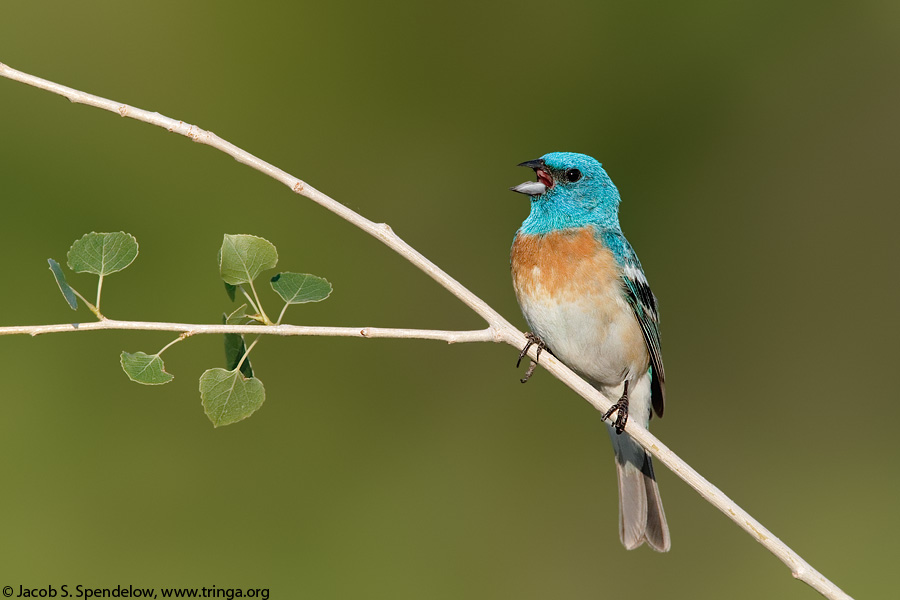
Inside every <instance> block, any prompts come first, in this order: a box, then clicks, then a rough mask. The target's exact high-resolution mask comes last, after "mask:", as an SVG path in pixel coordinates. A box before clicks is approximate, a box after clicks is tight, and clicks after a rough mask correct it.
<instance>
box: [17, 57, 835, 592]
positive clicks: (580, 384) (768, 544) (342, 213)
mask: <svg viewBox="0 0 900 600" xmlns="http://www.w3.org/2000/svg"><path fill="white" fill-rule="evenodd" d="M0 76H3V77H6V78H8V79H12V80H15V81H20V82H22V83H26V84H28V85H31V86H34V87H37V88H40V89H43V90H47V91H50V92H53V93H55V94H59V95H61V96H64V97H66V98H68V99H69V100H70V101H72V102H75V103H78V104H87V105H89V106H95V107H97V108H102V109H104V110H108V111H110V112H114V113H118V114H119V115H120V116H123V117H129V118H132V119H137V120H138V121H144V122H145V123H150V124H152V125H156V126H158V127H163V128H165V129H166V130H168V131H169V132H172V133H178V134H180V135H184V136H186V137H189V138H190V139H192V140H193V141H195V142H198V143H201V144H205V145H207V146H212V147H213V148H216V149H217V150H221V151H222V152H224V153H226V154H228V155H230V156H232V157H233V158H234V159H235V160H237V161H238V162H240V163H243V164H245V165H248V166H250V167H252V168H254V169H256V170H257V171H261V172H262V173H265V174H266V175H268V176H269V177H272V178H273V179H275V180H277V181H280V182H281V183H283V184H284V185H286V186H288V187H289V188H290V189H291V190H292V191H294V192H295V193H297V194H299V195H301V196H305V197H306V198H309V199H310V200H312V201H313V202H316V203H317V204H319V205H321V206H323V207H325V208H327V209H328V210H330V211H331V212H333V213H335V214H336V215H338V216H339V217H341V218H342V219H344V220H346V221H349V222H350V223H352V224H353V225H356V226H357V227H359V228H360V229H362V230H363V231H365V232H366V233H368V234H369V235H372V236H373V237H375V238H377V239H379V240H381V241H382V242H383V243H384V244H385V245H387V246H388V247H389V248H391V249H392V250H394V251H395V252H397V253H398V254H400V255H401V256H402V257H403V258H405V259H406V260H408V261H409V262H410V263H412V264H413V265H415V266H416V267H418V268H419V269H421V270H422V271H424V272H425V273H427V274H428V275H429V276H430V277H431V278H432V279H434V280H435V281H436V282H438V283H439V284H440V285H441V286H443V287H444V288H446V289H447V290H448V291H449V292H450V293H452V294H453V295H454V296H456V297H457V298H458V299H459V300H460V301H462V302H463V303H464V304H465V305H466V306H468V307H469V308H471V309H472V310H473V311H474V312H475V313H477V314H478V315H479V316H481V317H482V318H483V319H485V321H487V322H488V324H489V328H488V329H485V330H481V331H476V332H429V331H424V332H423V331H421V330H388V329H368V328H367V329H362V330H360V329H354V328H329V327H323V328H315V327H311V328H302V327H293V326H287V325H280V326H276V327H271V328H270V327H259V326H245V327H249V328H250V330H251V331H250V332H251V333H261V332H266V333H275V330H276V329H278V330H281V328H288V327H290V328H291V331H295V332H296V333H292V334H291V333H281V334H280V335H349V336H353V337H423V338H426V339H444V340H445V341H448V342H452V341H503V342H506V343H508V344H510V345H512V346H515V347H516V348H522V347H524V346H525V343H526V340H525V336H524V335H523V334H522V333H521V332H520V331H519V330H518V329H516V328H515V327H513V326H512V324H510V323H509V322H508V321H507V320H506V319H504V318H503V317H502V316H501V315H500V314H499V313H498V312H497V311H495V310H494V309H493V308H491V307H490V306H489V305H488V304H487V303H485V302H484V301H483V300H481V298H479V297H478V296H476V295H475V294H473V293H472V292H471V291H469V290H468V289H466V288H465V287H464V286H463V285H462V284H460V283H459V282H458V281H456V280H455V279H454V278H452V277H451V276H450V275H448V274H447V273H445V272H444V271H443V270H441V269H440V268H439V267H438V266H437V265H435V264H434V263H433V262H431V261H430V260H428V259H427V258H425V257H424V256H423V255H422V254H421V253H420V252H419V251H417V250H416V249H415V248H413V247H412V246H410V245H409V244H407V243H406V242H404V241H403V240H402V239H400V238H399V237H398V236H397V235H396V234H395V233H394V232H393V230H391V228H390V227H389V226H388V225H387V224H385V223H375V222H373V221H370V220H368V219H366V218H365V217H363V216H362V215H360V214H358V213H356V212H354V211H352V210H351V209H349V208H347V207H346V206H344V205H343V204H341V203H339V202H337V201H336V200H334V199H332V198H331V197H329V196H327V195H326V194H324V193H322V192H320V191H319V190H317V189H315V188H313V187H312V186H310V185H308V184H307V183H305V182H303V181H302V180H300V179H298V178H296V177H294V176H292V175H290V174H288V173H286V172H284V171H282V170H281V169H279V168H278V167H275V166H274V165H271V164H269V163H267V162H265V161H264V160H261V159H259V158H257V157H256V156H254V155H252V154H250V153H249V152H246V151H244V150H242V149H240V148H238V147H237V146H235V145H234V144H232V143H230V142H227V141H225V140H223V139H222V138H220V137H219V136H217V135H216V134H214V133H212V132H210V131H206V130H203V129H200V128H199V127H197V126H195V125H191V124H189V123H185V122H183V121H176V120H174V119H170V118H169V117H165V116H163V115H161V114H159V113H151V112H148V111H145V110H141V109H139V108H135V107H133V106H129V105H127V104H122V103H120V102H114V101H112V100H107V99H105V98H101V97H99V96H94V95H92V94H87V93H85V92H81V91H78V90H75V89H72V88H69V87H66V86H63V85H59V84H58V83H53V82H52V81H47V80H46V79H41V78H39V77H35V76H33V75H28V74H27V73H22V72H21V71H16V70H15V69H12V68H10V67H8V66H7V65H4V64H3V63H0ZM104 323H112V324H119V325H121V324H123V323H131V324H134V323H135V322H127V321H109V320H102V321H99V322H98V323H90V324H81V325H47V326H39V327H37V328H36V329H37V330H38V331H37V332H36V333H35V328H32V330H31V331H12V330H15V329H28V328H27V327H26V328H15V327H12V328H2V330H0V331H2V332H8V333H31V334H32V335H37V334H38V333H50V332H51V331H54V332H55V331H74V330H77V329H82V328H83V329H85V330H88V329H118V328H123V329H124V328H126V327H115V326H112V325H103V324H104ZM89 325H90V327H89ZM143 325H151V324H147V323H145V324H143ZM152 325H154V326H160V327H159V328H160V329H162V328H164V327H167V326H171V327H173V329H171V330H173V331H186V330H190V328H207V327H209V328H212V327H219V328H220V329H219V330H218V331H217V332H219V333H220V332H221V331H222V329H223V328H224V326H212V325H180V324H159V323H156V324H152ZM54 328H59V329H54ZM127 328H132V329H144V328H146V329H150V328H151V327H137V326H135V327H127ZM181 328H187V329H181ZM231 330H232V331H233V332H235V333H236V332H238V328H237V327H236V326H232V327H231ZM301 330H306V333H303V332H302V331H301ZM314 330H319V331H324V332H326V333H313V331H314ZM363 331H367V332H381V333H384V335H363V334H362V332H363ZM401 331H402V332H413V334H410V335H391V334H389V333H387V332H393V333H397V332H401ZM198 332H199V331H198ZM212 332H213V331H212V330H209V331H206V330H204V331H203V333H212ZM338 332H348V333H338ZM349 332H353V333H349ZM488 332H489V333H488ZM8 333H7V334H8ZM437 334H448V336H449V334H452V335H462V336H463V337H468V336H472V339H452V340H451V339H447V338H446V337H440V336H438V335H437ZM480 335H483V336H485V339H484V340H478V339H475V338H477V337H478V336H480ZM535 352H536V349H535V348H532V349H531V351H530V352H529V356H530V357H531V358H532V359H534V358H536V354H535ZM542 356H543V360H542V361H541V365H542V366H543V367H544V368H546V369H547V370H548V371H549V372H550V373H552V374H553V375H554V376H555V377H557V378H558V379H559V380H560V381H562V382H563V383H564V384H566V385H567V386H569V387H570V388H571V389H572V390H574V391H575V392H576V393H578V394H579V395H580V396H582V397H583V398H584V399H586V400H587V401H588V402H590V403H591V404H592V405H593V406H594V407H595V408H596V409H597V410H600V411H603V412H606V410H608V409H609V407H610V406H611V405H612V402H611V401H610V400H609V399H608V398H606V397H605V396H603V395H602V394H600V392H598V391H597V390H595V389H594V388H593V387H592V386H591V385H590V384H589V383H587V382H586V381H585V380H583V379H581V378H580V377H579V376H578V375H576V374H575V373H574V372H573V371H571V370H570V369H568V368H567V367H566V366H565V365H564V364H562V363H561V362H560V361H559V360H557V359H556V358H555V357H553V356H552V355H550V354H549V353H544V354H543V355H542ZM626 431H627V433H629V434H630V435H631V437H632V438H634V439H635V440H636V441H637V442H638V443H639V444H640V445H641V446H643V447H644V448H646V449H647V451H648V452H650V453H651V454H652V455H653V456H654V457H656V458H657V459H658V460H659V462H661V463H662V464H664V465H666V466H667V467H669V469H671V470H672V471H673V472H674V473H675V474H676V475H678V477H680V478H681V479H682V480H684V481H685V482H686V483H687V484H688V485H689V486H691V487H692V488H694V490H696V491H697V493H698V494H700V495H701V496H702V497H703V498H704V499H705V500H706V501H707V502H709V503H710V504H712V505H713V506H715V507H716V508H718V509H719V510H720V511H722V512H723V513H724V514H725V516H727V517H728V518H730V519H731V520H732V521H734V522H735V523H737V525H738V526H739V527H741V528H742V529H743V530H744V531H746V532H747V533H749V534H750V535H751V537H753V538H754V539H755V540H756V541H758V542H759V543H760V544H762V545H763V546H764V547H765V548H766V549H767V550H769V552H771V553H772V554H774V555H775V556H777V557H778V558H779V559H780V560H781V561H782V562H783V563H784V564H785V565H787V567H788V568H789V569H790V570H791V573H792V574H793V575H794V577H796V578H797V579H799V580H801V581H803V582H804V583H806V584H808V585H809V586H811V587H812V588H813V589H815V590H816V591H818V592H819V593H820V594H822V595H823V596H825V597H826V598H830V599H833V600H852V599H851V598H850V596H848V595H847V594H846V593H845V592H843V591H842V590H841V589H840V588H838V587H837V586H836V585H834V584H833V583H832V582H831V581H829V580H828V579H827V578H825V577H824V576H823V575H822V574H821V573H819V572H818V571H816V570H815V569H813V568H812V567H811V566H810V565H809V563H807V562H806V561H805V560H803V559H802V558H801V557H800V556H799V555H798V554H797V553H796V552H794V551H793V550H791V549H790V548H789V547H788V546H787V545H786V544H785V543H784V542H782V541H781V540H779V539H778V538H777V537H775V536H774V535H773V534H772V532H770V531H769V530H768V529H766V528H765V527H763V525H762V524H761V523H760V522H759V521H757V520H756V519H754V518H753V517H751V516H750V515H749V514H748V513H747V512H746V511H744V510H743V509H742V508H741V507H739V506H738V505H737V504H735V503H734V502H733V501H732V500H731V499H729V498H728V497H727V496H726V495H725V494H724V493H722V491H721V490H719V489H718V488H717V487H715V486H714V485H713V484H711V483H710V482H709V481H707V480H706V479H705V478H704V477H703V476H701V475H700V474H699V473H698V472H697V471H695V470H694V469H692V468H691V467H690V466H689V465H688V464H687V463H686V462H684V461H683V460H682V459H681V458H679V457H678V456H677V455H676V454H675V453H674V452H672V451H671V450H669V448H668V447H667V446H665V445H664V444H663V443H662V442H660V441H659V440H658V439H657V438H656V437H655V436H653V435H652V434H651V433H650V432H649V431H647V430H646V429H645V428H643V427H641V426H640V425H639V424H638V423H635V422H634V420H631V421H629V422H628V426H627V430H626Z"/></svg>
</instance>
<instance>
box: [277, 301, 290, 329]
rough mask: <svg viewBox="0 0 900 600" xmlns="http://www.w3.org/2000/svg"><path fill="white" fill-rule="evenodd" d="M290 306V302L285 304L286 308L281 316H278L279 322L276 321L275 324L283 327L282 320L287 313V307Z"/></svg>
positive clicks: (282, 310)
mask: <svg viewBox="0 0 900 600" xmlns="http://www.w3.org/2000/svg"><path fill="white" fill-rule="evenodd" d="M290 305H291V303H290V302H285V303H284V308H282V309H281V314H280V315H278V320H277V321H275V324H276V325H281V320H282V319H283V318H284V313H286V312H287V307H288V306H290Z"/></svg>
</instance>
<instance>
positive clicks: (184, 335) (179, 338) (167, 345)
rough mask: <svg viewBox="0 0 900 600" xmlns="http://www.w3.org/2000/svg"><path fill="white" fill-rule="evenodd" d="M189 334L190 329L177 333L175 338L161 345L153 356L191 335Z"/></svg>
mask: <svg viewBox="0 0 900 600" xmlns="http://www.w3.org/2000/svg"><path fill="white" fill-rule="evenodd" d="M191 335H192V333H191V332H190V331H185V332H184V333H182V334H181V335H179V336H178V337H177V338H175V339H174V340H172V341H171V342H169V343H168V344H166V345H165V346H163V347H162V349H161V350H160V351H159V352H157V353H156V354H155V356H161V355H162V353H163V352H165V351H166V350H168V349H169V348H171V347H172V346H174V345H175V344H177V343H178V342H183V341H184V340H186V339H187V338H189V337H191Z"/></svg>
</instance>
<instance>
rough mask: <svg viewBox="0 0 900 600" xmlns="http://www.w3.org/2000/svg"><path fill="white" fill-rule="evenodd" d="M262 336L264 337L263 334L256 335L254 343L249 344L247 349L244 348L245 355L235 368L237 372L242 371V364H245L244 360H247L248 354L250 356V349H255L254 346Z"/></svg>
mask: <svg viewBox="0 0 900 600" xmlns="http://www.w3.org/2000/svg"><path fill="white" fill-rule="evenodd" d="M261 337H262V334H260V335H258V336H256V339H255V340H253V343H252V344H250V345H249V346H247V349H246V350H244V355H243V356H242V357H241V360H239V361H238V364H237V366H236V367H235V368H234V371H235V372H236V373H237V372H240V370H241V365H243V364H244V361H245V360H247V356H249V354H250V351H251V350H253V346H255V345H256V342H258V341H259V339H260V338H261Z"/></svg>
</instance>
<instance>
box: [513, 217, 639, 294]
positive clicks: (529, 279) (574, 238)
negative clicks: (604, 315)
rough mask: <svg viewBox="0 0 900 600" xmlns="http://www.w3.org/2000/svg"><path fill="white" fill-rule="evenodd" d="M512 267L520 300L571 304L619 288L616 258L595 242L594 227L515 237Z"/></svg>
mask: <svg viewBox="0 0 900 600" xmlns="http://www.w3.org/2000/svg"><path fill="white" fill-rule="evenodd" d="M511 265H512V276H513V284H514V285H515V288H516V293H517V294H518V295H519V296H520V297H521V296H525V297H529V298H535V297H543V298H546V299H554V300H557V301H569V302H571V301H578V300H580V299H583V298H585V296H591V295H595V294H604V293H609V291H610V290H611V289H615V287H618V286H619V285H621V283H620V281H619V280H620V277H619V268H618V265H617V264H616V259H615V257H614V256H613V254H612V252H610V250H609V249H607V248H605V247H604V246H603V245H602V244H601V243H600V242H599V241H598V240H596V239H595V237H594V229H593V227H580V228H577V229H566V230H562V231H554V232H551V233H547V234H544V235H522V234H520V235H517V236H516V239H515V241H514V242H513V246H512V257H511Z"/></svg>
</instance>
